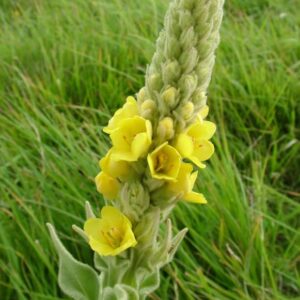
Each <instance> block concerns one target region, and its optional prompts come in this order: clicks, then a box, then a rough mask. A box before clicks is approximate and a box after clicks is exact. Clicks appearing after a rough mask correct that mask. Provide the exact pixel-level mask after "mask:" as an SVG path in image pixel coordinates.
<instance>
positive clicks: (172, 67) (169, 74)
mask: <svg viewBox="0 0 300 300" xmlns="http://www.w3.org/2000/svg"><path fill="white" fill-rule="evenodd" d="M180 72H181V67H180V66H179V63H178V62H177V61H176V60H174V61H171V62H168V63H166V64H165V65H164V67H163V68H162V77H163V81H164V83H165V84H172V82H174V81H176V80H177V79H178V78H179V76H180Z"/></svg>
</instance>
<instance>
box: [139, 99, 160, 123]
mask: <svg viewBox="0 0 300 300" xmlns="http://www.w3.org/2000/svg"><path fill="white" fill-rule="evenodd" d="M155 109H156V104H155V102H154V101H153V100H151V99H147V100H146V101H144V102H143V103H142V105H141V109H140V111H141V116H142V117H143V118H145V119H151V116H153V113H154V111H155Z"/></svg>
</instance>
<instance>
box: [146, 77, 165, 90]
mask: <svg viewBox="0 0 300 300" xmlns="http://www.w3.org/2000/svg"><path fill="white" fill-rule="evenodd" d="M147 84H148V85H149V88H150V89H151V90H152V91H160V90H161V88H162V81H161V76H160V75H159V74H152V75H150V77H149V78H148V80H147Z"/></svg>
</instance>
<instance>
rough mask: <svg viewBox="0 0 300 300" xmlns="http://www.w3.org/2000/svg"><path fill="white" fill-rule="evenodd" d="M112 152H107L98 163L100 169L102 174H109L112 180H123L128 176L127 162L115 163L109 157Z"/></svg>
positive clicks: (129, 171)
mask: <svg viewBox="0 0 300 300" xmlns="http://www.w3.org/2000/svg"><path fill="white" fill-rule="evenodd" d="M111 154H112V151H111V150H110V151H108V153H107V154H106V156H105V157H103V158H102V159H101V160H100V162H99V165H100V168H101V169H102V171H103V172H104V173H107V174H109V175H110V176H111V177H114V178H121V179H124V178H126V177H127V176H129V175H130V173H131V169H130V167H129V164H128V162H126V161H121V160H120V161H115V160H113V159H112V157H111Z"/></svg>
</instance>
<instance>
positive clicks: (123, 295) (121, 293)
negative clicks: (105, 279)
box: [99, 284, 140, 300]
mask: <svg viewBox="0 0 300 300" xmlns="http://www.w3.org/2000/svg"><path fill="white" fill-rule="evenodd" d="M139 299H140V298H139V295H138V292H137V291H136V290H135V289H134V288H132V287H131V286H128V285H125V284H117V285H115V286H114V287H113V288H112V287H106V288H105V289H104V291H103V295H102V296H101V297H100V298H99V300H139Z"/></svg>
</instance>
